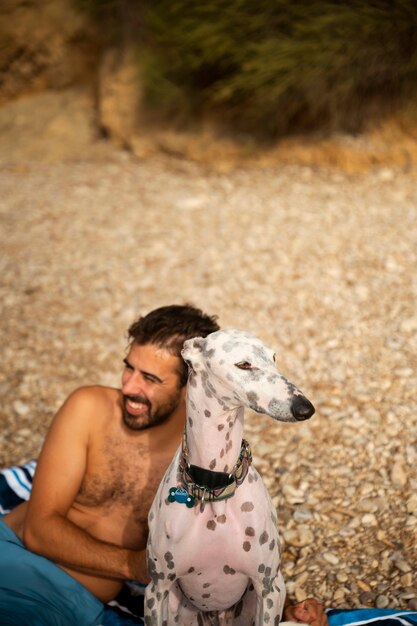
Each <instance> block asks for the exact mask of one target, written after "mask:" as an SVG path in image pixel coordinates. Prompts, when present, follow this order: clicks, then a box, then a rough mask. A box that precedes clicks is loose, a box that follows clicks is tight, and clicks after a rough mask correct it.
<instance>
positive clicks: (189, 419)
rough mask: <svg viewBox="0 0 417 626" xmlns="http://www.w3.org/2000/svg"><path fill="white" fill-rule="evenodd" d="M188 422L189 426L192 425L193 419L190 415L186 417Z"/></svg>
mask: <svg viewBox="0 0 417 626" xmlns="http://www.w3.org/2000/svg"><path fill="white" fill-rule="evenodd" d="M188 423H189V425H190V428H192V427H193V420H192V419H191V417H189V418H188Z"/></svg>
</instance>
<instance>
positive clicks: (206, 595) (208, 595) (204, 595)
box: [202, 593, 211, 598]
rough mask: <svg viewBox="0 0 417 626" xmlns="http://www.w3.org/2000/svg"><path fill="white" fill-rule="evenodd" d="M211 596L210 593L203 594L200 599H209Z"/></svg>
mask: <svg viewBox="0 0 417 626" xmlns="http://www.w3.org/2000/svg"><path fill="white" fill-rule="evenodd" d="M210 596H211V594H210V593H203V595H202V597H203V598H210Z"/></svg>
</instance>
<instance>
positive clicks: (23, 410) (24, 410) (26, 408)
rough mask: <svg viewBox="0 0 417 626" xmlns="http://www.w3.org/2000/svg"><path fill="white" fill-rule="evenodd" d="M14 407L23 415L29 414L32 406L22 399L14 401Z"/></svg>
mask: <svg viewBox="0 0 417 626" xmlns="http://www.w3.org/2000/svg"><path fill="white" fill-rule="evenodd" d="M13 409H14V410H15V411H16V413H17V414H18V415H21V416H22V417H23V416H24V415H28V413H29V411H30V407H29V406H28V405H27V404H25V403H24V402H21V401H20V400H15V401H14V402H13Z"/></svg>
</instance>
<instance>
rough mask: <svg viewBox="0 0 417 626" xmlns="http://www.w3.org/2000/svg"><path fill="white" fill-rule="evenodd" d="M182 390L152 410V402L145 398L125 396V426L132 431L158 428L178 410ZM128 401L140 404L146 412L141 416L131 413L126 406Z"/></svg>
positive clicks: (123, 411)
mask: <svg viewBox="0 0 417 626" xmlns="http://www.w3.org/2000/svg"><path fill="white" fill-rule="evenodd" d="M180 393H181V392H180V389H178V390H177V392H176V393H175V394H173V395H172V397H171V398H169V399H168V400H166V401H165V403H163V404H161V405H160V406H159V407H158V408H157V409H155V410H153V409H152V404H151V402H150V401H149V400H148V399H147V398H145V397H143V396H125V395H124V396H123V410H122V413H123V421H124V423H125V425H126V426H127V427H128V428H130V429H131V430H145V429H146V428H151V427H152V426H157V425H158V424H162V423H163V422H165V421H166V420H167V419H168V418H169V417H170V416H171V414H172V413H173V412H174V411H175V409H176V408H177V406H178V404H179V402H180ZM126 400H130V401H131V402H140V403H141V404H143V405H144V406H145V407H146V410H144V411H143V412H141V413H140V415H134V414H133V413H129V409H128V408H127V406H126Z"/></svg>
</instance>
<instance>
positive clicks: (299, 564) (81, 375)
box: [0, 151, 417, 609]
mask: <svg viewBox="0 0 417 626" xmlns="http://www.w3.org/2000/svg"><path fill="white" fill-rule="evenodd" d="M416 183H417V175H416V172H415V171H408V172H404V171H402V172H397V171H395V170H391V169H387V168H385V169H379V170H376V171H372V172H368V173H367V174H363V175H358V176H355V177H352V176H350V177H349V176H347V175H344V174H343V173H340V172H323V171H318V170H315V169H312V168H307V167H305V168H303V167H289V166H287V167H280V166H274V167H267V168H264V169H256V168H243V167H242V168H239V169H235V170H233V171H231V172H229V173H227V174H226V173H216V172H215V171H213V170H208V169H204V168H203V167H202V166H198V165H195V164H192V163H188V162H186V161H181V160H175V159H173V158H169V157H158V158H155V159H154V160H152V161H147V162H139V161H134V160H132V159H131V158H130V157H129V156H128V155H126V154H125V153H123V152H117V151H114V152H112V151H109V152H105V153H103V154H102V155H101V156H97V155H95V156H94V157H91V158H90V157H86V158H85V160H84V161H76V162H72V163H68V162H67V163H55V164H52V165H46V164H36V163H26V164H25V163H20V164H14V165H10V166H9V167H4V168H3V170H2V171H1V172H0V189H1V192H0V198H1V200H0V205H1V209H0V210H1V220H2V230H1V249H2V255H1V294H0V295H1V302H2V305H3V316H2V321H1V327H0V332H1V345H2V348H3V349H2V360H1V369H0V387H1V391H2V406H1V412H0V415H1V423H2V429H1V434H0V450H1V455H2V458H1V465H8V464H12V463H18V462H21V461H24V460H28V459H29V458H31V457H36V456H37V454H38V452H39V448H40V445H41V442H42V439H43V437H44V434H45V431H46V428H47V426H48V424H49V422H50V420H51V418H52V416H53V414H54V412H55V411H56V409H57V408H58V406H59V405H60V403H61V402H62V401H63V400H64V398H65V397H66V396H67V394H68V393H69V392H70V391H71V390H72V389H74V388H75V387H77V386H79V385H80V384H90V383H101V384H111V385H117V384H118V380H119V375H120V372H121V359H122V358H123V355H124V348H125V345H126V336H125V330H126V328H127V326H128V325H129V323H130V322H131V321H132V320H133V319H134V318H135V317H136V316H137V315H138V314H139V313H144V312H147V311H148V310H150V309H152V308H154V307H156V306H160V305H162V304H168V303H182V302H192V303H194V304H196V305H199V306H201V307H203V308H204V309H205V310H206V311H208V312H210V313H218V314H219V318H220V323H221V324H222V326H224V327H237V328H242V329H246V330H250V331H252V332H253V333H254V334H256V335H258V336H259V337H261V338H262V339H264V340H265V341H266V342H267V343H268V344H269V345H270V346H271V347H274V348H275V349H276V351H277V354H278V364H279V368H280V370H281V371H282V372H283V373H285V374H286V375H287V376H288V377H289V378H290V379H292V380H293V381H294V382H295V383H296V384H297V385H298V386H300V388H301V389H303V391H304V392H305V393H306V395H307V396H308V397H309V398H310V399H311V400H312V402H313V403H314V404H315V405H316V408H317V413H316V415H315V416H314V417H313V418H312V420H311V421H309V422H308V423H303V424H276V423H273V422H271V421H270V420H268V419H267V418H262V417H260V416H254V415H249V416H248V420H247V436H248V439H249V440H250V442H251V444H252V448H253V450H254V458H255V463H256V465H257V467H258V469H259V470H260V471H261V473H262V474H263V476H264V478H265V481H266V483H267V485H268V487H269V489H270V492H271V495H272V497H273V499H274V502H275V504H276V505H277V507H278V511H279V524H280V531H281V536H282V543H283V569H284V575H285V577H286V580H287V583H288V590H289V593H290V596H291V597H292V598H297V599H298V600H301V599H303V598H304V597H306V595H315V596H316V597H320V598H322V599H324V600H325V602H326V604H327V605H328V606H340V607H349V606H378V607H385V606H391V607H401V608H414V609H417V579H416V566H417V470H416V466H417V397H416V388H417V368H416V358H417V356H416V355H417V310H416V293H417V277H416V276H417V275H416V269H417V184H416Z"/></svg>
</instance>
